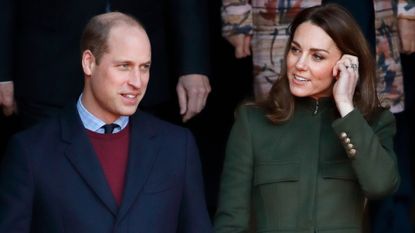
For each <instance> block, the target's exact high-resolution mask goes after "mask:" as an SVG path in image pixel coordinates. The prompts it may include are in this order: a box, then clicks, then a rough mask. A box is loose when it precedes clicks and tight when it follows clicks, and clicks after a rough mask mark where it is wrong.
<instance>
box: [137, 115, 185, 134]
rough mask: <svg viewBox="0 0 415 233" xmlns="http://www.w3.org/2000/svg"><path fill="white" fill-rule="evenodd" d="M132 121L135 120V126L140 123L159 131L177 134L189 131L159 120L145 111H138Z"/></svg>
mask: <svg viewBox="0 0 415 233" xmlns="http://www.w3.org/2000/svg"><path fill="white" fill-rule="evenodd" d="M132 120H133V124H134V122H137V121H139V122H141V123H144V124H146V125H147V126H151V128H153V129H154V130H157V131H173V132H174V131H177V132H183V131H188V129H186V128H184V127H182V126H179V125H176V124H173V123H170V122H168V121H165V120H162V119H160V118H158V117H157V116H154V115H152V114H150V113H147V112H144V111H137V112H136V113H135V114H134V115H133V117H132Z"/></svg>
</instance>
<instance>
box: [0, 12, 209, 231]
mask: <svg viewBox="0 0 415 233" xmlns="http://www.w3.org/2000/svg"><path fill="white" fill-rule="evenodd" d="M81 50H82V51H83V52H82V68H83V72H84V89H83V93H82V95H81V97H80V98H79V99H78V102H77V105H76V107H75V106H70V107H69V108H67V109H65V110H64V111H63V112H62V113H61V114H60V115H59V116H58V117H55V118H50V119H49V120H48V121H45V122H44V123H42V124H39V125H37V126H35V127H33V128H31V129H28V130H26V131H23V132H21V133H19V134H17V135H16V136H15V137H14V138H13V139H12V140H11V143H10V146H9V148H8V152H7V153H6V159H5V163H4V164H3V165H4V166H3V168H2V169H1V170H0V171H1V173H0V232H7V233H17V232H18V233H25V232H42V233H49V232H51V233H52V232H53V233H56V232H76V233H84V232H85V233H105V232H120V233H121V232H146V233H151V232H185V233H196V232H197V233H204V232H211V228H210V227H211V226H210V222H209V217H208V214H207V211H206V206H205V203H204V195H203V187H202V186H203V184H202V178H201V171H200V164H199V159H198V155H197V149H196V146H195V143H194V141H193V139H192V136H191V134H190V133H189V131H188V130H185V129H182V128H180V127H177V126H173V125H171V124H169V123H166V122H163V121H160V120H157V119H155V118H154V117H152V116H150V115H147V114H145V113H143V112H140V111H138V112H137V113H135V112H136V109H137V106H138V104H139V103H140V101H141V100H142V98H143V96H144V93H145V92H146V88H147V83H148V81H149V69H150V61H151V52H150V42H149V39H148V37H147V35H146V32H145V31H144V29H143V28H142V26H141V25H140V24H139V23H138V22H137V21H136V20H134V19H133V18H131V17H130V16H127V15H125V14H122V13H106V14H102V15H98V16H95V17H94V18H92V19H91V21H90V22H89V23H88V25H87V26H86V28H85V31H84V33H83V36H82V40H81ZM134 113H135V114H134ZM133 114H134V116H132V115H133ZM112 132H113V133H112ZM102 133H104V134H102Z"/></svg>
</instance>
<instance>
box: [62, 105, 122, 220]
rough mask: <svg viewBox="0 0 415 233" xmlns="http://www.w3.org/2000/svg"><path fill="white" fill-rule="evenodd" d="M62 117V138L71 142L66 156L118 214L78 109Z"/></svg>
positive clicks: (113, 211) (98, 194)
mask: <svg viewBox="0 0 415 233" xmlns="http://www.w3.org/2000/svg"><path fill="white" fill-rule="evenodd" d="M74 110H75V111H74ZM61 119H62V120H61V127H62V138H63V140H64V141H66V142H68V144H69V145H68V147H67V148H66V150H65V156H66V157H67V158H68V160H69V161H70V162H71V164H72V165H73V167H74V168H75V169H76V170H77V171H78V173H79V175H80V176H81V177H82V178H83V180H84V181H85V182H86V184H87V185H88V186H89V187H90V188H91V189H92V190H93V192H95V194H96V195H97V197H98V198H99V199H100V200H101V202H102V203H103V204H104V205H105V206H106V207H107V208H108V209H109V211H111V213H112V214H113V215H114V216H116V215H117V204H116V202H115V199H114V197H113V195H112V191H111V189H110V188H109V186H108V183H107V181H106V178H105V175H104V173H103V171H102V168H101V165H100V163H99V161H98V159H97V156H96V154H95V151H94V149H93V146H92V144H91V143H90V140H89V138H88V136H87V135H86V131H85V129H84V127H83V125H82V122H81V119H80V118H79V116H78V114H77V111H76V109H73V108H72V110H68V111H67V112H65V115H64V116H62V117H61Z"/></svg>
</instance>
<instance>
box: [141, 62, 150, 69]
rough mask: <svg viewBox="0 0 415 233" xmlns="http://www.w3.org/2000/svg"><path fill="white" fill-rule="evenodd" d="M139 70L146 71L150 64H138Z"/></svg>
mask: <svg viewBox="0 0 415 233" xmlns="http://www.w3.org/2000/svg"><path fill="white" fill-rule="evenodd" d="M140 68H141V70H143V71H148V70H149V69H150V64H146V65H142V66H140Z"/></svg>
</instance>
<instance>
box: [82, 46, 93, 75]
mask: <svg viewBox="0 0 415 233" xmlns="http://www.w3.org/2000/svg"><path fill="white" fill-rule="evenodd" d="M95 66H96V63H95V57H94V55H93V54H92V52H91V50H85V51H84V52H83V53H82V69H83V70H84V74H85V75H86V76H91V75H92V72H93V71H94V69H95Z"/></svg>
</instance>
